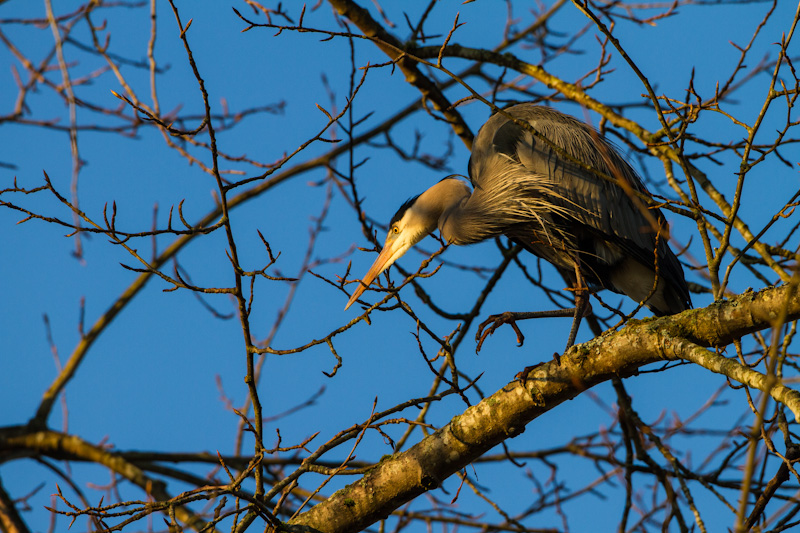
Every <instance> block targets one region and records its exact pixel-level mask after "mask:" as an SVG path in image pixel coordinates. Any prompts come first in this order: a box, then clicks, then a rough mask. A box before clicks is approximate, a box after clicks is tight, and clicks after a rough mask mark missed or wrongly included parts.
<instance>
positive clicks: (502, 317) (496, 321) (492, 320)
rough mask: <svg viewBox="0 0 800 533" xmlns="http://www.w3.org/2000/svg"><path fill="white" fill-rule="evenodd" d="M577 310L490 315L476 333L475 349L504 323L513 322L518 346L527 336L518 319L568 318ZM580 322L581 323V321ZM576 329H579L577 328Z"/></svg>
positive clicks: (510, 312) (512, 325)
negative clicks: (519, 325) (523, 332)
mask: <svg viewBox="0 0 800 533" xmlns="http://www.w3.org/2000/svg"><path fill="white" fill-rule="evenodd" d="M577 312H578V310H577V308H575V307H570V308H569V309H553V310H550V311H529V312H512V311H506V312H505V313H500V314H499V315H490V316H489V318H487V319H486V320H484V321H483V322H481V325H480V326H478V331H477V333H475V340H476V341H477V342H478V346H477V348H476V349H475V351H476V352H480V351H481V346H483V341H485V340H486V338H487V337H488V336H489V335H491V334H492V333H494V332H495V330H497V328H499V327H500V326H502V325H503V324H511V327H512V328H514V333H516V334H517V346H522V343H523V342H525V336H524V335H523V334H522V332H521V331H520V330H519V327H518V326H517V320H527V319H529V318H553V317H564V318H567V317H574V316H575V314H576V313H577ZM581 316H583V315H581ZM578 323H580V321H579V322H578ZM487 326H488V327H487ZM573 327H574V320H573ZM575 329H576V330H577V328H575ZM484 330H485V331H484ZM573 341H574V339H573Z"/></svg>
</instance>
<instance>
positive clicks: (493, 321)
mask: <svg viewBox="0 0 800 533" xmlns="http://www.w3.org/2000/svg"><path fill="white" fill-rule="evenodd" d="M516 319H517V313H512V312H511V311H506V312H505V313H500V314H499V315H491V316H489V318H487V319H486V320H484V321H483V322H481V325H480V326H478V332H477V333H475V340H476V341H477V342H478V346H477V348H475V353H478V352H480V351H481V347H482V346H483V341H485V340H486V339H487V338H488V337H489V335H491V334H493V333H494V332H495V330H497V328H499V327H500V326H502V325H503V324H511V327H512V328H514V333H516V334H517V346H522V343H524V342H525V335H523V334H522V332H521V331H520V330H519V326H517V323H516ZM487 326H489V327H488V328H487ZM484 329H486V331H484Z"/></svg>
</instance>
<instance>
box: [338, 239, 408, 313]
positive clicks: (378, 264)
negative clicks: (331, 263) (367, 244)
mask: <svg viewBox="0 0 800 533" xmlns="http://www.w3.org/2000/svg"><path fill="white" fill-rule="evenodd" d="M395 248H396V247H395V246H392V243H390V242H387V243H386V246H384V247H383V251H382V252H381V253H380V255H379V256H378V258H377V259H376V260H375V262H374V263H372V266H371V267H369V271H367V273H366V274H365V275H364V278H363V279H362V280H361V282H360V283H359V285H358V287H356V290H354V291H353V295H352V296H351V297H350V299H349V300H348V301H347V305H345V306H344V310H345V311H347V308H348V307H350V306H351V305H353V304H354V303H355V301H356V300H358V297H359V296H361V294H362V293H363V292H364V291H365V290H366V289H367V287H369V285H370V283H372V282H373V281H374V280H375V278H377V277H378V276H379V275H380V274H381V272H383V271H384V270H386V269H387V268H389V267H390V266H391V265H392V263H394V260H395V259H397V258H396V257H392V256H393V255H394V252H395Z"/></svg>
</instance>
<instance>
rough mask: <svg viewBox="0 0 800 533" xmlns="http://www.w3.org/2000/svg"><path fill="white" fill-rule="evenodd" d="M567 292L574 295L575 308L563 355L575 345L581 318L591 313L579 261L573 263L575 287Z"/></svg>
mask: <svg viewBox="0 0 800 533" xmlns="http://www.w3.org/2000/svg"><path fill="white" fill-rule="evenodd" d="M567 290H568V291H572V292H573V293H574V294H575V308H574V314H573V315H572V327H571V328H570V330H569V337H567V347H566V348H564V353H566V352H567V350H569V349H570V348H572V346H573V345H574V344H575V337H577V336H578V328H579V327H580V325H581V320H582V319H583V317H585V316H586V315H588V314H589V313H591V312H592V306H591V305H590V304H589V287H588V286H587V285H586V282H585V281H584V280H583V276H582V275H581V266H580V262H579V261H576V262H575V287H574V288H571V289H567Z"/></svg>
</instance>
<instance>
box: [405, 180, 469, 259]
mask: <svg viewBox="0 0 800 533" xmlns="http://www.w3.org/2000/svg"><path fill="white" fill-rule="evenodd" d="M471 194H472V190H471V189H470V188H469V186H468V185H467V184H466V183H465V182H464V181H463V180H461V179H458V178H445V179H443V180H442V181H440V182H439V183H437V184H436V185H434V186H433V187H431V188H430V189H428V190H427V191H425V192H424V193H422V194H421V195H420V198H419V201H417V204H419V205H424V206H427V207H428V208H429V209H430V212H429V213H427V217H426V218H427V219H428V220H430V221H431V222H432V227H431V231H433V230H434V229H435V227H436V226H437V225H438V226H439V231H440V232H441V234H442V238H443V239H444V240H445V241H446V242H448V243H453V244H465V242H462V241H463V239H462V235H461V232H460V231H459V229H460V227H459V223H458V220H459V219H460V214H461V213H462V212H463V211H464V206H465V205H466V203H467V201H468V200H469V197H470V195H471Z"/></svg>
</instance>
